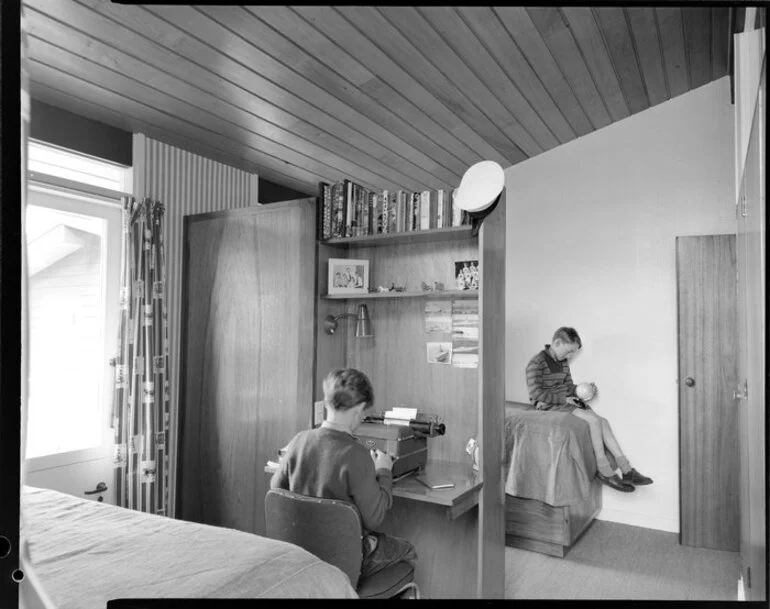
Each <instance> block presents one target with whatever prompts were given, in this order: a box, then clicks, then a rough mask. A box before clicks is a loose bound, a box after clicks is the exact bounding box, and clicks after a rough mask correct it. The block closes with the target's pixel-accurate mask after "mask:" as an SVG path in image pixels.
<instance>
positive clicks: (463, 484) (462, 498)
mask: <svg viewBox="0 0 770 609" xmlns="http://www.w3.org/2000/svg"><path fill="white" fill-rule="evenodd" d="M273 472H275V468H274V467H271V466H270V465H266V466H265V473H267V474H272V473H273ZM425 472H426V473H429V474H431V475H432V476H436V477H438V478H446V479H449V480H451V481H452V482H454V483H455V485H454V487H453V488H442V489H430V488H428V487H427V486H425V485H424V484H422V483H421V482H419V481H418V480H417V479H416V474H409V475H408V476H405V477H403V478H400V479H399V480H397V481H396V482H394V483H393V496H394V497H400V498H402V499H410V500H413V501H421V502H423V503H433V504H435V505H440V506H444V507H455V506H457V505H459V504H461V503H468V502H471V504H472V505H475V503H477V502H478V492H479V490H480V489H481V485H482V481H481V475H480V474H479V473H478V472H474V471H473V469H472V468H471V465H470V463H454V462H451V461H438V460H435V461H433V460H430V459H429V460H428V464H427V465H426V466H425ZM474 499H475V501H474Z"/></svg>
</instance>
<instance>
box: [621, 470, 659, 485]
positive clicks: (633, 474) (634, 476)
mask: <svg viewBox="0 0 770 609" xmlns="http://www.w3.org/2000/svg"><path fill="white" fill-rule="evenodd" d="M623 482H630V483H631V484H635V485H636V486H642V485H644V484H652V478H648V477H647V476H642V474H640V473H639V472H638V471H636V470H635V469H634V468H633V467H632V468H631V471H630V472H626V473H625V474H623Z"/></svg>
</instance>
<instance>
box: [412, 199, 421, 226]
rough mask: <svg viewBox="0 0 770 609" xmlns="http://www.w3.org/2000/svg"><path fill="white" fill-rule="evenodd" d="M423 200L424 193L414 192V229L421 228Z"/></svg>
mask: <svg viewBox="0 0 770 609" xmlns="http://www.w3.org/2000/svg"><path fill="white" fill-rule="evenodd" d="M421 201H422V193H420V192H413V193H412V202H413V203H414V206H413V207H412V230H420V211H421V205H420V202H421Z"/></svg>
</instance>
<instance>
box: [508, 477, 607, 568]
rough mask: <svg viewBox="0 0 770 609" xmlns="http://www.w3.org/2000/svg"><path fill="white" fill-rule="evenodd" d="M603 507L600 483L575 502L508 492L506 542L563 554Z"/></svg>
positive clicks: (518, 546) (552, 554)
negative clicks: (553, 501) (555, 503)
mask: <svg viewBox="0 0 770 609" xmlns="http://www.w3.org/2000/svg"><path fill="white" fill-rule="evenodd" d="M601 508H602V489H601V483H600V482H599V481H598V480H596V479H594V480H593V481H592V482H591V494H590V495H589V497H588V498H587V499H585V500H584V501H580V502H578V503H576V504H574V505H567V506H558V507H554V506H551V505H548V504H547V503H543V502H542V501H538V500H537V499H523V498H521V497H514V496H512V495H506V496H505V534H506V545H509V546H512V547H515V548H522V549H525V550H531V551H533V552H541V553H544V554H549V555H551V556H558V557H560V558H562V557H564V556H565V555H566V553H567V552H568V551H569V549H570V547H572V546H573V545H574V544H575V542H576V541H577V540H578V539H579V538H580V536H581V535H582V534H583V532H584V531H585V530H586V529H587V528H588V526H589V525H590V524H591V522H593V520H594V518H596V516H597V514H598V513H599V511H600V510H601Z"/></svg>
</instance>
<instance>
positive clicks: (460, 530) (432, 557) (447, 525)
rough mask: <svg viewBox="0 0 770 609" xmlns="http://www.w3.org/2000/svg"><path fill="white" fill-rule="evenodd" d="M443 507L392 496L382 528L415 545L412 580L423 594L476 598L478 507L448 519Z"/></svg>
mask: <svg viewBox="0 0 770 609" xmlns="http://www.w3.org/2000/svg"><path fill="white" fill-rule="evenodd" d="M445 509H446V508H443V507H440V506H436V505H431V504H427V503H419V502H416V501H411V500H408V499H399V498H395V499H394V500H393V507H392V508H391V509H390V511H389V512H388V515H387V516H386V517H385V522H384V523H383V524H382V525H381V530H382V532H383V533H389V534H391V535H395V536H397V537H402V538H404V539H408V540H409V541H410V542H411V543H412V545H413V546H414V549H415V551H416V552H417V568H416V569H415V582H416V583H417V585H418V586H419V587H420V593H421V595H423V596H424V597H425V598H435V599H445V598H466V599H468V598H477V596H476V590H475V585H476V568H477V563H478V559H477V555H478V551H477V550H478V540H477V536H476V530H477V528H478V520H479V518H478V510H477V509H475V508H474V509H471V510H470V511H469V512H466V513H465V514H463V515H462V516H460V517H458V518H456V519H455V520H450V519H448V518H447V517H446V515H445V514H444V513H443V510H445ZM436 540H440V542H437V541H436ZM437 548H441V549H442V551H440V552H439V551H437ZM502 585H503V584H502V583H501V586H502Z"/></svg>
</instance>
